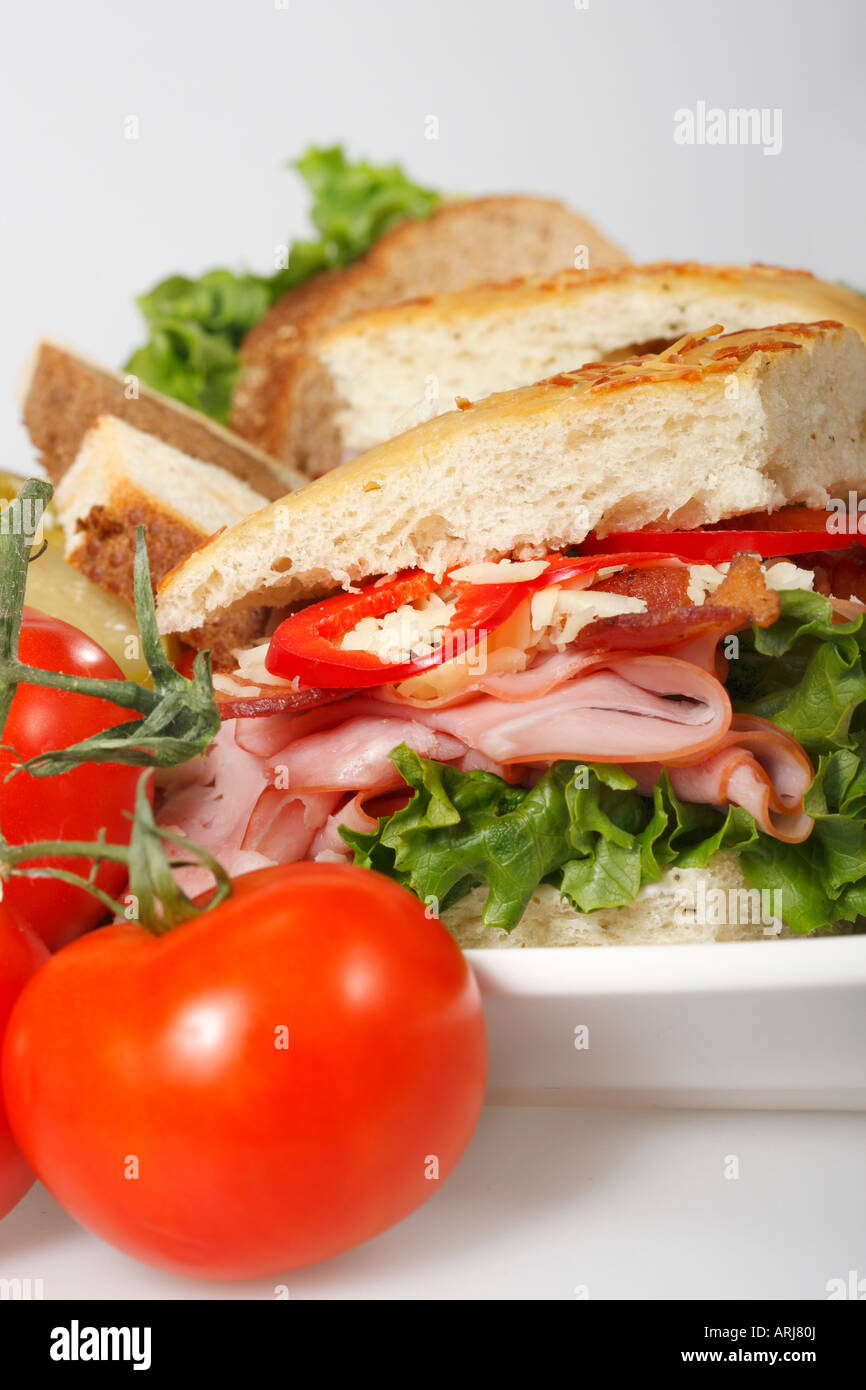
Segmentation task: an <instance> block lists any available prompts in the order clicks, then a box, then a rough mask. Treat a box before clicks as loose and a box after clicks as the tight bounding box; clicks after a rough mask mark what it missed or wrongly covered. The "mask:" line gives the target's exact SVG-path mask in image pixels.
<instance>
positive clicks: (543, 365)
mask: <svg viewBox="0 0 866 1390" xmlns="http://www.w3.org/2000/svg"><path fill="white" fill-rule="evenodd" d="M830 318H832V319H838V320H839V321H840V322H841V323H846V324H849V325H850V326H851V327H852V328H856V329H857V331H858V332H859V333H860V335H861V337H864V338H866V299H864V297H863V296H862V295H859V294H855V293H854V292H853V291H852V290H848V289H846V288H844V286H841V285H831V284H826V283H824V282H823V281H821V280H817V279H815V278H814V277H813V276H812V275H809V274H808V273H807V272H805V271H790V270H780V269H776V268H775V267H772V266H748V267H740V266H704V265H693V264H681V265H672V264H662V265H650V266H628V267H625V268H624V269H620V270H609V271H599V270H591V271H584V270H564V271H561V272H560V273H559V274H558V275H553V276H548V277H538V276H536V277H534V278H531V279H523V280H518V281H512V282H511V283H508V284H503V285H478V286H473V287H471V288H469V289H466V290H460V291H457V292H456V293H453V294H446V295H439V296H435V297H428V298H425V299H421V300H417V301H415V302H412V303H408V304H402V305H398V306H395V307H391V308H385V309H375V310H372V311H370V312H368V313H366V314H361V315H357V316H355V317H353V318H351V319H349V320H348V321H347V322H346V323H343V324H340V325H338V326H337V327H336V328H333V329H331V330H330V331H329V332H327V333H325V334H324V335H323V337H322V338H321V339H320V340H319V342H318V344H317V346H316V358H317V360H318V362H319V363H320V364H321V366H322V368H323V370H324V372H325V373H326V374H327V377H328V378H329V380H328V382H327V390H328V392H329V394H330V396H331V397H332V399H333V400H334V402H335V406H334V413H333V426H334V428H333V429H332V430H328V431H325V430H320V431H319V432H318V433H316V432H314V433H313V434H312V435H311V438H310V443H309V448H310V449H311V450H312V449H313V448H314V447H316V446H317V444H319V442H321V449H320V452H319V453H318V455H317V456H316V457H312V454H311V460H310V466H311V468H312V471H314V472H325V471H326V469H328V468H331V467H333V466H334V465H335V464H336V463H339V462H340V461H341V460H343V459H345V458H346V457H354V456H355V455H357V454H361V453H364V452H366V450H368V449H372V448H373V447H374V446H375V445H376V444H380V443H381V442H382V441H383V440H386V439H392V438H393V437H394V435H396V434H400V433H402V432H403V431H404V430H406V429H409V428H411V426H412V425H415V424H418V423H420V422H421V421H422V420H424V419H430V418H431V417H432V416H434V415H439V414H442V413H444V412H445V411H447V410H451V409H453V406H454V400H455V397H456V396H458V395H461V396H469V397H471V398H472V399H473V400H475V399H477V398H479V397H480V396H486V395H489V394H490V392H492V391H502V390H508V389H510V388H512V387H515V386H524V385H526V384H527V383H528V382H532V381H538V380H539V379H540V378H541V377H544V376H549V375H550V374H551V373H553V372H556V371H558V370H562V369H567V370H572V369H573V368H575V367H581V366H583V364H584V363H585V362H592V361H599V360H610V357H611V355H612V354H622V355H623V356H628V355H630V354H631V353H634V352H638V351H646V350H648V349H649V348H650V347H651V346H652V347H653V350H658V346H662V345H664V343H666V342H674V341H676V340H677V339H678V338H681V337H682V336H683V335H684V334H686V333H700V332H702V331H705V330H706V328H707V327H708V326H709V325H710V324H712V323H723V324H724V325H725V327H726V328H727V329H728V331H729V332H733V331H736V330H738V329H743V328H760V327H762V326H763V325H764V324H768V323H791V322H798V323H804V322H805V323H810V322H812V321H814V320H816V319H830ZM641 344H645V345H646V346H645V347H642V346H640V345H641ZM325 389H326V388H325V386H324V385H323V387H322V393H323V394H324V393H325ZM326 446H327V447H326Z"/></svg>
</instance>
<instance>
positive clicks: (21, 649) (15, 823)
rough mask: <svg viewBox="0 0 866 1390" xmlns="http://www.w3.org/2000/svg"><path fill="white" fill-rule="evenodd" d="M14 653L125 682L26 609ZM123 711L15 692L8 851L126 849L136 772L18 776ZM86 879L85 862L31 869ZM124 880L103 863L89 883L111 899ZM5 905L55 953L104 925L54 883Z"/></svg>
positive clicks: (7, 767)
mask: <svg viewBox="0 0 866 1390" xmlns="http://www.w3.org/2000/svg"><path fill="white" fill-rule="evenodd" d="M18 654H19V656H20V658H21V660H22V661H23V662H26V663H27V664H28V665H30V666H39V667H42V668H43V669H46V670H50V671H62V672H65V673H66V674H71V675H77V676H94V677H98V678H100V679H103V680H113V679H120V678H122V675H123V673H122V671H121V670H120V667H119V666H118V665H117V663H116V662H115V661H114V660H113V659H112V658H111V657H110V656H109V655H108V654H107V652H105V651H103V649H102V647H100V646H99V645H98V644H97V643H96V642H94V641H93V639H92V638H90V637H88V636H86V635H85V633H83V632H81V631H79V629H78V628H76V627H72V626H70V624H69V623H64V622H62V621H61V620H60V619H59V618H51V617H49V616H48V615H47V614H45V613H39V612H37V611H36V610H35V609H33V608H25V609H24V621H23V623H22V627H21V638H20V641H19V645H18ZM129 718H130V715H129V712H128V711H127V710H123V709H119V708H118V707H117V705H113V704H111V702H110V701H108V700H99V699H94V698H93V697H92V696H90V695H78V694H75V693H73V692H71V691H66V690H52V689H49V688H48V687H47V686H39V685H19V687H18V689H17V691H16V692H15V698H14V700H13V701H12V708H11V710H10V712H9V718H8V719H7V721H6V727H5V729H4V730H3V747H2V748H0V830H2V832H3V834H4V835H5V837H6V839H7V840H8V841H9V842H10V843H11V844H25V843H27V842H29V841H34V840H57V839H66V840H95V839H96V836H97V834H98V832H99V831H100V830H101V829H103V828H104V829H105V831H106V835H107V838H108V840H110V841H113V842H114V843H124V844H125V843H127V842H128V840H129V834H130V821H129V819H128V816H127V814H126V813H127V812H129V813H131V812H132V809H133V806H134V804H135V788H136V784H137V782H138V777H139V771H138V769H137V768H135V767H128V766H122V765H120V764H117V763H86V764H83V765H81V766H79V767H75V768H73V769H72V770H71V771H69V772H64V773H62V774H61V775H60V776H56V777H51V778H45V779H43V778H37V777H33V776H31V775H30V773H28V772H18V773H16V774H15V776H14V777H11V778H9V780H8V781H7V780H6V779H7V777H8V774H9V773H10V772H11V770H12V769H13V767H14V766H15V764H16V763H17V762H18V761H19V760H23V759H27V758H31V757H35V756H36V755H37V754H39V753H44V752H46V751H47V750H48V749H54V748H65V747H67V746H68V745H69V744H72V743H76V742H78V741H79V740H80V739H84V738H89V737H90V735H92V734H97V733H101V732H102V731H103V730H105V729H109V728H112V727H113V726H114V725H116V724H121V723H124V722H127V721H128V720H129ZM46 862H47V863H52V864H57V865H61V866H62V867H63V868H65V869H69V870H71V871H72V872H74V873H78V874H82V875H84V876H85V877H86V876H87V874H88V872H89V870H90V863H89V861H87V860H80V859H79V860H71V859H66V860H48V861H42V860H36V861H34V863H37V864H38V863H46ZM125 881H126V869H125V868H124V867H123V865H120V864H103V865H102V866H101V867H100V869H99V872H98V874H97V876H96V882H97V884H98V885H99V886H100V888H103V889H104V890H105V891H106V892H108V893H111V894H113V895H116V894H117V893H119V892H120V891H121V890H122V888H123V885H124V883H125ZM5 895H6V900H7V901H8V902H11V903H12V904H13V905H14V906H16V907H17V908H19V909H20V911H21V912H22V913H23V915H24V916H25V917H26V919H27V921H28V922H30V923H31V924H32V926H33V928H34V930H35V931H36V932H37V933H38V934H39V935H40V936H41V937H42V939H43V941H45V942H46V944H47V945H48V946H49V947H50V948H51V949H52V950H55V949H56V948H57V947H58V946H62V945H64V943H65V942H67V941H71V940H72V938H73V937H75V936H79V935H80V934H81V932H83V931H86V930H87V929H88V927H92V926H94V925H95V923H97V922H98V921H99V920H100V919H101V918H102V917H104V916H105V908H104V907H103V906H102V904H101V903H100V902H98V901H97V899H96V898H94V897H92V896H91V895H90V894H89V893H87V892H85V891H84V890H83V889H81V888H76V887H74V886H73V885H71V884H66V883H61V882H59V881H57V880H49V879H39V878H23V877H21V878H13V879H10V881H9V882H8V883H7V884H6V888H5Z"/></svg>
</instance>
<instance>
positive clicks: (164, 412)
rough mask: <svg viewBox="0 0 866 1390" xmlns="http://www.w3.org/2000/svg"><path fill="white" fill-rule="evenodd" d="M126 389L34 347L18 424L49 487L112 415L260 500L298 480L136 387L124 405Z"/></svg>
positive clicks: (81, 363)
mask: <svg viewBox="0 0 866 1390" xmlns="http://www.w3.org/2000/svg"><path fill="white" fill-rule="evenodd" d="M126 388H127V381H126V379H125V378H124V377H123V376H121V375H120V374H119V373H117V372H112V371H109V370H108V369H106V368H104V367H100V366H98V365H97V364H96V363H94V362H90V361H88V360H87V359H86V358H83V357H80V356H78V354H77V353H74V352H72V351H71V350H70V349H68V348H65V347H63V346H62V345H60V344H58V343H53V342H50V341H47V340H45V341H43V342H41V343H40V344H39V346H38V348H37V350H36V355H35V359H34V362H33V364H32V368H31V371H30V377H29V381H28V382H27V384H26V385H25V388H24V400H23V410H22V413H23V420H24V424H25V425H26V426H27V429H28V430H29V432H30V437H31V439H32V440H33V443H34V444H35V446H36V448H37V449H38V450H39V456H40V461H41V463H42V465H43V467H44V468H45V471H46V473H47V474H48V476H49V478H51V480H52V482H55V483H56V482H58V481H59V480H60V478H61V477H62V476H63V474H64V473H65V472H66V470H67V469H68V468H69V467H71V465H72V464H73V463H74V461H75V458H76V456H77V454H78V450H79V447H80V445H81V441H82V439H83V437H84V435H85V434H86V432H87V430H89V429H90V427H91V425H93V424H95V422H96V420H97V419H98V418H99V416H100V415H115V416H118V417H119V418H120V419H121V420H125V421H126V422H127V423H128V424H130V425H134V426H135V427H136V429H140V430H143V431H144V432H145V433H147V434H152V435H154V436H156V438H157V439H161V440H163V441H164V442H165V443H166V444H172V445H173V446H174V447H175V448H177V449H180V450H182V451H183V453H185V454H189V455H191V456H192V457H193V458H197V459H201V460H202V462H204V463H212V464H216V465H218V466H219V467H220V468H224V469H226V471H227V472H229V473H233V474H234V475H235V476H236V477H238V478H242V479H243V480H244V482H246V483H248V484H249V485H250V487H252V488H254V489H255V490H256V491H257V492H260V493H262V495H263V496H264V497H268V498H271V499H273V498H276V497H281V496H282V495H283V493H285V491H286V490H287V488H292V487H297V486H299V485H300V484H301V483H302V482H303V481H304V479H302V478H301V477H299V476H297V475H295V474H294V473H293V472H292V471H291V470H290V469H287V468H285V467H280V466H279V465H277V464H275V463H274V461H273V459H271V458H268V457H267V456H266V455H265V454H263V453H261V452H260V451H259V450H258V449H256V448H254V447H253V446H251V445H249V444H248V443H247V442H245V441H244V440H242V439H239V438H237V437H236V436H234V435H232V434H231V433H230V431H228V430H224V429H223V428H222V427H221V426H219V425H217V424H215V423H214V422H213V421H210V420H208V418H207V416H205V415H202V414H200V413H199V412H198V411H195V410H189V409H188V408H187V407H186V406H183V405H180V404H179V403H178V402H177V401H173V400H171V399H170V398H169V397H168V396H163V395H160V394H159V392H157V391H151V390H149V389H148V388H147V387H146V386H143V385H139V387H138V395H137V396H136V397H134V398H133V399H129V398H128V397H127V394H126Z"/></svg>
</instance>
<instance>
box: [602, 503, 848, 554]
mask: <svg viewBox="0 0 866 1390" xmlns="http://www.w3.org/2000/svg"><path fill="white" fill-rule="evenodd" d="M821 515H823V513H821ZM851 539H852V538H851V536H848V535H839V534H836V533H835V532H831V531H823V530H822V531H785V530H772V531H740V530H734V529H730V530H728V529H724V530H722V529H719V530H717V531H716V530H700V529H698V530H696V531H617V532H615V533H614V534H613V535H610V536H602V537H600V538H599V537H595V536H588V537H587V539H586V540H585V541H584V542H583V543H582V545H581V550H582V551H583V553H584V554H586V555H595V554H598V553H603V554H605V555H611V554H618V553H619V551H621V550H627V551H640V550H650V551H659V550H666V551H668V552H669V554H671V555H677V556H679V558H680V559H681V560H687V561H690V562H691V563H692V564H703V565H718V564H721V563H723V562H724V561H725V560H732V559H733V558H734V556H735V555H737V554H739V553H740V552H742V551H746V552H751V553H753V554H756V555H761V556H762V557H763V558H765V559H769V558H771V557H773V556H777V555H804V554H807V553H810V552H813V551H819V550H847V549H848V547H849V546H850V545H851Z"/></svg>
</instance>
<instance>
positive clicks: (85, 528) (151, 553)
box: [67, 489, 266, 669]
mask: <svg viewBox="0 0 866 1390" xmlns="http://www.w3.org/2000/svg"><path fill="white" fill-rule="evenodd" d="M140 525H144V526H146V527H147V553H148V559H149V561H150V568H151V575H152V579H153V584H154V591H155V590H156V585H157V584H158V582H159V580H161V579H162V578H163V577H164V576H165V575H166V574H168V572H169V571H170V570H171V569H172V568H174V567H175V566H176V565H178V564H179V563H180V562H181V561H182V560H183V559H184V558H185V557H186V556H187V555H189V553H190V551H192V550H194V549H195V548H196V547H197V546H199V545H201V544H202V543H203V541H204V539H205V538H204V537H203V536H202V535H201V532H200V531H198V530H196V528H195V527H193V526H190V525H187V524H186V523H185V522H184V521H183V520H182V519H181V518H180V517H179V516H177V515H176V514H175V515H174V516H172V515H171V514H169V513H167V512H166V511H165V510H164V509H160V508H157V507H154V506H153V505H152V504H151V503H150V501H149V499H148V498H147V497H145V496H144V495H143V494H141V493H137V492H135V491H134V490H132V489H129V490H127V492H126V494H125V495H123V496H120V495H117V494H115V496H113V497H112V499H111V501H110V502H109V503H107V504H106V505H104V506H95V507H91V509H90V511H89V513H88V515H87V516H86V517H82V518H79V520H78V522H77V530H78V532H79V533H80V536H81V539H80V541H79V542H78V543H77V544H76V545H75V547H74V548H73V549H72V550H71V552H70V553H69V554H68V556H67V559H68V561H69V563H70V564H72V565H74V566H75V568H76V569H78V570H80V571H81V573H82V574H85V575H86V576H87V578H88V579H91V580H93V582H94V583H95V584H98V585H99V586H100V588H102V589H106V590H108V592H109V593H112V594H118V595H119V596H120V597H121V598H124V599H126V600H127V602H128V603H129V604H131V605H133V606H134V603H135V596H134V589H133V566H134V561H135V543H136V530H137V527H138V526H140ZM265 620H266V612H265V610H264V609H261V608H260V609H257V610H256V609H248V610H246V611H245V612H237V613H231V614H227V615H225V616H221V617H219V618H216V619H214V620H213V621H212V622H208V623H205V624H204V625H203V626H202V627H200V628H198V629H196V630H195V631H194V632H191V633H189V634H187V633H184V634H182V636H183V638H184V640H185V641H188V642H189V643H190V645H191V646H194V647H200V648H208V649H209V650H210V651H211V653H212V656H213V663H214V666H215V667H216V668H217V669H223V668H225V669H230V668H231V667H232V666H234V664H235V662H234V659H233V657H232V651H233V649H234V648H236V647H239V646H247V645H249V644H250V643H251V642H254V641H255V640H256V638H258V637H259V636H261V634H262V632H263V631H264V625H265Z"/></svg>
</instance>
